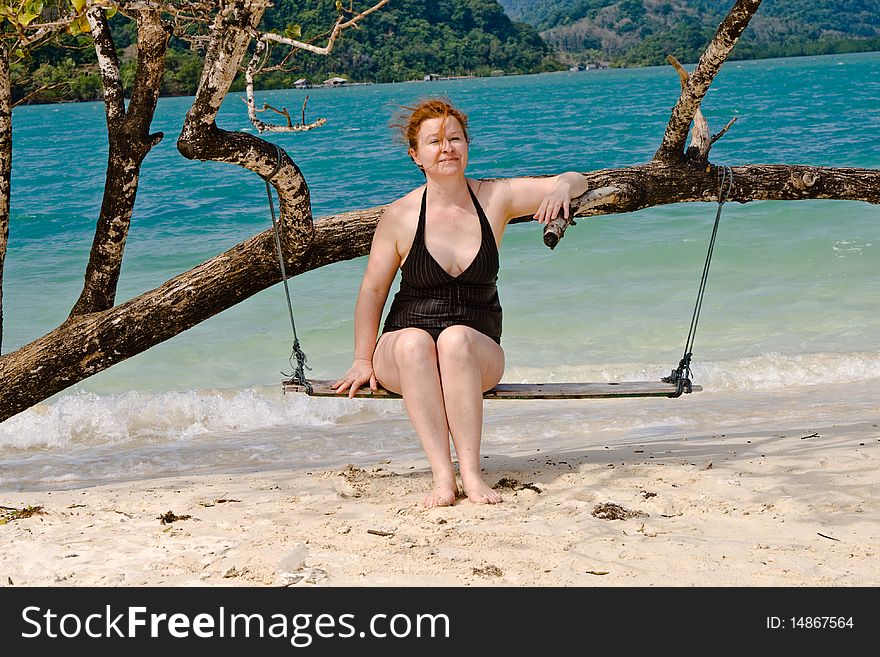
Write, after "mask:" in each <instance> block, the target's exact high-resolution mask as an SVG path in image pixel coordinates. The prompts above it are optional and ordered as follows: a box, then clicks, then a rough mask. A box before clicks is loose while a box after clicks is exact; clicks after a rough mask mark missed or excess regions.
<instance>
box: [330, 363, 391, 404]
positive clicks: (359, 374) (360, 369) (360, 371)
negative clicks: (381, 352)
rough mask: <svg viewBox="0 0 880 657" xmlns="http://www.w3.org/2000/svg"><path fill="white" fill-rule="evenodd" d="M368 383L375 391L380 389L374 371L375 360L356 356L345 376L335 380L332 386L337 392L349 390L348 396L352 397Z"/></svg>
mask: <svg viewBox="0 0 880 657" xmlns="http://www.w3.org/2000/svg"><path fill="white" fill-rule="evenodd" d="M366 384H369V386H370V390H372V391H373V392H376V391H378V390H379V382H378V381H376V374H375V372H373V362H372V361H371V360H367V359H366V358H355V359H354V362H353V363H352V365H351V367H349V368H348V372H346V373H345V376H343V377H342V378H341V379H339V380H338V381H335V382H334V383H333V385H332V386H331V387H332V388H333V389H334V390H335V391H336V392H337V394H342V393H344V392H346V391H348V398H349V399H351V398H352V397H354V396H355V394H356V393H357V391H358V390H360V389H361V388H362V387H363V386H364V385H366Z"/></svg>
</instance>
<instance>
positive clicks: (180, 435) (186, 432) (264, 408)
mask: <svg viewBox="0 0 880 657" xmlns="http://www.w3.org/2000/svg"><path fill="white" fill-rule="evenodd" d="M382 410H383V409H378V408H376V409H369V408H367V406H366V404H365V403H364V402H363V401H361V400H348V399H338V400H337V399H327V400H317V399H313V398H309V397H306V396H305V395H283V394H282V393H281V392H279V391H278V390H277V389H276V388H271V389H269V388H266V389H255V388H248V389H230V390H199V391H196V390H188V391H182V392H165V393H161V394H151V393H144V392H134V391H132V392H127V393H124V394H117V395H99V394H95V393H92V392H84V391H78V392H73V393H70V394H64V395H61V396H60V397H58V398H57V399H55V400H53V401H51V402H47V403H43V404H39V405H37V406H35V407H33V408H31V409H29V410H26V411H24V412H22V413H19V414H18V415H16V416H14V417H12V418H10V419H9V420H6V421H5V422H3V423H0V448H12V449H30V448H34V447H44V448H61V447H67V446H81V447H98V446H102V445H114V444H127V443H131V442H133V441H136V442H139V443H151V442H168V441H174V442H185V441H191V440H194V439H197V438H198V437H199V436H202V435H207V434H217V433H221V432H241V431H259V430H264V429H272V428H274V427H282V426H291V427H304V426H305V427H320V426H327V425H331V424H336V423H344V422H355V421H360V420H362V419H364V418H363V417H361V416H364V415H366V416H371V415H373V416H374V415H375V413H376V412H377V411H379V412H382Z"/></svg>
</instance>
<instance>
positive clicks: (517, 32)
mask: <svg viewBox="0 0 880 657" xmlns="http://www.w3.org/2000/svg"><path fill="white" fill-rule="evenodd" d="M335 5H336V3H335V1H334V0H277V1H276V2H275V3H274V7H273V8H272V10H271V11H269V12H267V14H266V16H265V18H264V19H263V25H264V26H265V28H266V29H269V30H273V31H276V32H279V33H287V34H290V35H291V36H294V37H295V38H298V39H302V40H308V39H309V38H311V37H315V36H318V35H319V34H321V33H324V32H326V30H327V26H328V25H332V24H333V21H334V19H335V17H336V16H337V10H336V6H335ZM110 23H111V28H112V31H113V36H114V41H115V43H116V45H117V49H118V55H119V58H120V61H121V66H120V72H121V75H122V81H123V86H124V88H125V90H126V91H127V92H128V91H129V90H130V89H131V86H132V84H133V81H134V76H135V62H136V51H135V50H134V49H135V46H134V45H133V44H135V43H136V39H137V34H136V26H135V23H134V22H133V21H131V20H129V19H127V18H125V17H124V16H122V15H121V14H117V15H116V16H114V17H113V18H112V19H111V21H110ZM278 59H279V60H280V56H279V57H278ZM202 61H203V53H200V52H194V51H193V50H191V49H190V46H189V44H186V43H183V42H181V41H178V40H176V39H172V42H171V44H170V47H169V50H168V55H167V69H166V72H165V76H164V78H163V81H162V88H161V93H162V95H165V96H177V95H192V94H194V93H195V91H196V86H197V84H198V80H199V75H200V73H201V70H202ZM562 68H563V66H562V64H560V62H559V61H557V60H556V59H555V58H554V56H553V54H552V52H551V50H550V48H549V47H548V46H547V44H545V43H544V41H543V40H542V39H541V37H540V36H539V35H538V32H537V30H536V29H535V28H533V27H531V26H529V25H526V24H525V23H514V22H512V21H511V20H510V18H508V16H507V15H506V14H505V13H504V10H503V8H502V7H501V5H499V4H498V2H496V0H394V2H393V3H392V4H389V5H388V6H386V7H383V9H382V11H380V12H377V13H376V15H375V16H373V17H372V18H371V20H370V21H367V22H365V24H364V25H362V26H360V28H359V29H357V30H351V31H349V32H346V33H345V36H344V37H342V38H341V39H340V41H339V43H338V44H337V45H336V47H335V49H334V51H333V52H332V53H331V55H330V56H328V57H308V56H303V54H302V53H299V54H298V55H297V56H296V57H294V58H292V59H291V60H290V61H289V62H287V64H286V66H285V70H281V71H274V72H272V73H269V74H267V75H264V76H262V77H261V78H260V79H259V80H257V82H256V87H257V88H261V89H271V88H289V87H292V86H293V83H294V81H296V80H298V79H300V78H305V79H307V80H308V81H309V82H311V83H320V82H323V81H324V80H325V79H327V78H328V77H331V76H342V77H345V78H346V79H349V80H352V81H360V82H397V81H403V80H412V79H422V78H423V77H424V76H425V75H428V74H436V75H441V76H449V75H476V76H488V75H492V74H493V73H495V74H497V72H499V71H501V72H503V73H504V74H507V75H510V74H523V73H541V72H545V71H554V70H560V69H562ZM13 79H14V80H15V84H14V88H13V98H14V99H16V100H17V99H19V98H22V97H24V96H25V95H27V94H29V93H31V92H32V91H33V90H35V89H38V88H41V87H42V88H43V89H44V91H42V92H41V93H39V94H38V95H37V96H36V98H35V100H34V102H59V101H72V100H98V99H100V98H101V94H102V87H101V80H100V76H99V74H98V70H97V64H96V59H95V52H94V48H92V47H91V42H90V40H89V39H88V38H87V36H83V35H80V36H71V35H65V36H64V37H62V38H60V39H59V40H58V42H57V43H55V44H53V45H51V46H45V47H42V48H40V49H39V50H37V51H35V52H33V53H29V54H28V56H27V57H26V58H25V59H24V60H22V61H19V62H17V63H16V64H15V67H14V71H13ZM244 84H245V83H244V79H243V76H241V75H240V76H239V77H238V78H237V79H236V80H235V81H234V82H233V86H232V91H239V90H242V89H243V88H244Z"/></svg>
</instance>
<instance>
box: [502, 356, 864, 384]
mask: <svg viewBox="0 0 880 657" xmlns="http://www.w3.org/2000/svg"><path fill="white" fill-rule="evenodd" d="M672 365H673V366H677V364H676V363H673V364H672ZM672 369H674V367H670V366H669V364H666V365H660V364H656V365H646V364H643V363H610V364H609V363H600V364H580V365H568V364H559V365H554V366H550V367H509V368H508V369H507V372H506V373H505V376H504V380H505V381H506V382H510V383H525V382H533V383H550V382H564V381H596V382H609V383H610V382H621V381H656V380H658V379H660V378H662V377H664V376H668V375H669V374H670V372H671V371H672ZM691 372H692V376H691V380H692V382H693V383H696V384H699V385H701V386H703V388H704V389H712V390H719V391H732V390H754V389H761V390H772V389H782V388H788V387H791V386H809V385H815V384H828V383H847V382H855V381H872V380H877V379H880V352H874V351H872V352H855V353H815V354H782V353H776V352H771V353H767V354H762V355H760V356H751V357H748V358H737V359H731V360H720V361H709V362H692V363H691Z"/></svg>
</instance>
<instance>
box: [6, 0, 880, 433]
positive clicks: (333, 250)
mask: <svg viewBox="0 0 880 657" xmlns="http://www.w3.org/2000/svg"><path fill="white" fill-rule="evenodd" d="M267 4H268V0H237V1H234V2H233V3H232V4H229V5H226V6H224V7H223V8H222V9H221V11H220V12H219V13H218V16H217V19H216V22H215V24H214V26H213V30H212V33H213V36H212V40H211V44H210V47H209V49H208V52H207V54H206V62H205V67H204V72H203V76H202V80H201V82H200V85H199V89H198V93H197V96H196V98H195V101H194V103H193V106H192V108H191V109H190V111H189V113H188V114H187V117H186V121H185V123H184V126H183V130H182V131H181V135H180V138H179V139H178V150H180V152H181V153H182V154H183V155H184V156H185V157H188V158H193V159H201V160H208V159H210V160H218V161H223V162H229V163H232V164H236V165H238V166H241V167H244V168H246V169H248V170H251V171H254V172H256V173H257V174H259V175H260V176H262V177H264V178H266V179H269V180H270V182H271V184H272V185H274V186H275V189H276V191H277V192H278V195H279V199H280V206H281V220H280V223H281V227H282V251H283V254H284V260H285V268H286V270H287V272H288V275H290V276H296V275H298V274H301V273H303V272H305V271H309V270H311V269H315V268H317V267H322V266H325V265H328V264H332V263H335V262H339V261H343V260H347V259H351V258H356V257H359V256H363V255H365V254H366V253H368V251H369V248H370V243H371V241H372V236H373V231H374V229H375V226H376V223H377V221H378V219H379V217H380V216H381V213H382V211H383V209H384V206H380V207H375V208H369V209H366V210H358V211H355V212H348V213H344V214H339V215H334V216H330V217H324V218H323V219H321V220H320V221H318V222H316V223H315V225H314V226H312V223H311V209H310V203H309V193H308V188H307V186H306V184H305V181H304V180H303V177H302V174H301V173H300V171H299V168H298V167H297V166H296V165H295V164H294V162H293V161H292V160H291V159H290V158H289V157H288V156H287V154H286V153H284V152H283V151H281V150H280V149H277V150H276V148H275V147H274V146H273V145H271V144H270V143H269V142H266V141H264V140H262V139H260V138H259V137H256V136H253V135H249V134H244V133H230V132H227V131H224V130H222V129H220V128H219V127H217V125H216V116H217V110H218V109H219V107H220V103H221V102H222V101H223V98H224V97H225V96H226V93H227V91H228V90H229V85H230V84H231V82H232V79H233V78H234V76H235V73H236V72H237V70H238V66H239V65H240V63H241V61H242V58H243V57H244V55H245V53H246V50H247V46H248V42H249V40H250V38H251V36H250V35H251V34H252V33H253V32H254V29H255V26H256V25H257V24H258V23H259V21H260V18H261V17H262V14H263V12H264V11H265V9H266V6H267ZM759 4H760V2H759V1H758V0H739V1H738V2H737V3H736V4H735V6H734V8H733V10H732V11H731V14H730V16H728V18H727V19H725V21H724V22H723V23H722V25H721V26H720V27H719V32H718V35H716V38H715V39H714V40H713V42H712V45H710V47H709V49H707V52H706V54H705V55H704V57H703V58H701V60H700V64H698V66H697V69H696V70H695V71H694V73H693V74H692V75H691V76H690V77H689V79H688V81H687V83H686V84H685V85H684V88H683V89H682V94H681V97H680V99H679V102H678V103H677V104H676V107H675V109H674V110H673V112H672V117H671V118H670V121H669V125H668V126H667V130H666V134H665V135H664V138H663V144H662V145H661V148H660V149H659V150H658V152H657V155H656V156H655V157H654V159H653V160H652V161H651V162H649V163H647V164H644V165H641V166H635V167H630V168H626V169H605V170H600V171H591V172H586V173H585V174H584V175H585V176H586V177H587V180H588V185H589V189H590V190H592V191H591V192H587V193H586V194H584V195H583V196H582V197H581V198H580V199H576V200H575V202H574V203H573V213H572V214H573V216H575V217H583V216H593V215H599V214H616V213H624V212H633V211H636V210H640V209H643V208H647V207H651V206H656V205H664V204H671V203H685V202H693V201H714V200H716V198H717V194H718V188H719V182H720V176H719V169H718V168H717V167H715V166H712V165H711V164H709V163H708V161H707V160H703V159H702V158H701V157H700V158H694V157H691V156H689V155H687V154H685V153H684V144H685V141H686V139H687V133H688V129H689V125H690V122H691V121H692V120H693V119H694V117H695V115H696V112H697V110H698V108H699V104H700V101H701V100H702V98H703V96H704V95H705V93H706V90H707V89H708V86H709V84H710V83H711V80H712V77H713V76H714V75H715V73H716V72H717V71H718V68H719V67H720V65H721V63H722V62H723V60H724V58H725V57H726V56H727V54H728V53H729V52H730V49H731V48H732V47H733V44H734V43H735V41H736V38H738V36H739V34H741V32H742V30H743V29H744V28H745V25H746V24H747V22H748V18H749V17H750V16H751V14H752V13H754V11H755V10H756V9H757V7H758V5H759ZM108 112H109V110H108ZM728 126H729V124H728ZM716 138H717V135H716V137H713V138H712V140H711V141H714V140H715V139H716ZM706 155H707V156H708V152H707V153H706ZM732 172H733V176H734V179H733V187H732V189H731V191H730V193H729V195H728V200H729V201H737V202H740V203H746V202H748V201H752V200H798V199H841V200H857V201H864V202H868V203H874V204H880V170H871V169H855V168H823V167H811V166H788V165H784V164H753V165H744V166H737V167H733V169H732ZM134 182H135V183H136V179H135V180H134ZM603 188H605V191H604V192H602V191H601V190H602V189H603ZM600 192H601V193H600ZM526 220H528V218H527V217H522V218H519V219H518V220H515V221H526ZM558 228H559V229H560V232H559V234H558V236H557V238H558V237H561V235H562V232H561V231H563V230H564V228H565V225H564V224H563V225H561V226H558ZM279 279H280V271H279V266H278V262H277V259H276V254H275V249H274V236H273V234H272V229H269V230H267V231H265V232H263V233H261V234H259V235H256V236H254V237H252V238H251V239H249V240H247V241H245V242H242V243H241V244H239V245H237V246H235V247H233V248H232V249H230V250H229V251H226V252H225V253H222V254H220V255H218V256H216V257H214V258H212V259H211V260H209V261H207V262H205V263H203V264H202V265H199V266H198V267H196V268H194V269H192V270H191V271H189V272H186V273H183V274H181V275H179V276H177V277H175V278H173V279H171V280H169V281H167V282H166V283H164V284H163V285H161V286H160V287H158V288H156V289H154V290H151V291H149V292H146V293H144V294H142V295H140V296H139V297H137V298H135V299H132V300H130V301H128V302H126V303H124V304H121V305H119V306H116V307H108V308H106V309H104V310H99V311H95V312H91V313H90V314H87V315H76V316H72V317H71V318H69V319H68V321H66V322H65V323H64V324H63V325H61V326H59V327H58V328H57V329H55V330H54V331H52V332H50V333H48V334H47V335H45V336H43V337H41V338H39V339H37V340H35V341H34V342H32V343H30V344H28V345H25V346H24V347H22V348H20V349H18V350H17V351H15V352H13V353H10V354H7V355H5V356H0V382H2V385H0V421H2V420H4V419H6V418H9V417H11V416H12V415H15V414H17V413H19V412H21V411H22V410H24V409H26V408H28V407H30V406H32V405H34V404H36V403H38V402H40V401H42V400H44V399H46V398H48V397H50V396H52V395H54V394H55V393H57V392H60V391H62V390H64V389H65V388H67V387H69V386H71V385H73V384H74V383H76V382H78V381H81V380H82V379H84V378H86V377H89V376H91V375H93V374H96V373H97V372H100V371H102V370H104V369H106V368H107V367H110V366H112V365H114V364H116V363H118V362H121V361H123V360H125V359H127V358H129V357H131V356H133V355H135V354H138V353H141V352H143V351H145V350H146V349H149V348H150V347H152V346H154V345H157V344H159V343H161V342H163V341H164V340H167V339H169V338H171V337H173V336H174V335H177V334H178V333H180V332H182V331H185V330H186V329H188V328H191V327H192V326H194V325H196V324H198V323H199V322H202V321H204V320H206V319H208V318H209V317H212V316H213V315H215V314H217V313H219V312H221V311H222V310H225V309H227V308H229V307H231V306H233V305H235V304H237V303H239V302H240V301H243V300H244V299H247V298H248V297H250V296H252V295H254V294H256V293H257V292H259V291H261V290H263V289H265V288H266V287H269V286H270V285H273V284H274V283H276V282H278V281H279Z"/></svg>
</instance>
